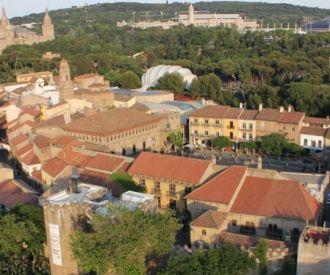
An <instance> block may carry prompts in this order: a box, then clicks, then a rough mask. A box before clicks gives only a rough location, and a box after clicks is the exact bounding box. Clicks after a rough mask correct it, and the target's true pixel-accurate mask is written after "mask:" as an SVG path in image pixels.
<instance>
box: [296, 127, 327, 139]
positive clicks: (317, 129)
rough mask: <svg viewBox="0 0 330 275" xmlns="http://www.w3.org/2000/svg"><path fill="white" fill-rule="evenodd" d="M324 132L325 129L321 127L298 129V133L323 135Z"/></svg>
mask: <svg viewBox="0 0 330 275" xmlns="http://www.w3.org/2000/svg"><path fill="white" fill-rule="evenodd" d="M326 132H327V129H325V128H322V127H302V128H301V130H300V134H303V135H311V136H319V137H324V136H325V134H326Z"/></svg>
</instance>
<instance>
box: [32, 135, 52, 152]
mask: <svg viewBox="0 0 330 275" xmlns="http://www.w3.org/2000/svg"><path fill="white" fill-rule="evenodd" d="M33 143H34V144H35V145H37V146H38V147H39V148H40V149H43V148H45V147H47V146H50V139H49V138H48V137H45V136H41V135H37V136H36V138H35V139H34V140H33Z"/></svg>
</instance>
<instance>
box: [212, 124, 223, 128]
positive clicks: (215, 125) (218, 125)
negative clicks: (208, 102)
mask: <svg viewBox="0 0 330 275" xmlns="http://www.w3.org/2000/svg"><path fill="white" fill-rule="evenodd" d="M212 126H213V127H222V125H221V124H220V123H212Z"/></svg>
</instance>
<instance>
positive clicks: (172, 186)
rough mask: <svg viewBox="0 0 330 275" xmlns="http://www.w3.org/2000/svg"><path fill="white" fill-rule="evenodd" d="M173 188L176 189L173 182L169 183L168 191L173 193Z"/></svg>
mask: <svg viewBox="0 0 330 275" xmlns="http://www.w3.org/2000/svg"><path fill="white" fill-rule="evenodd" d="M175 190H176V186H175V184H173V183H171V184H170V192H174V193H175Z"/></svg>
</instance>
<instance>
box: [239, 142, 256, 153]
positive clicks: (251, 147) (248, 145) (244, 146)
mask: <svg viewBox="0 0 330 275" xmlns="http://www.w3.org/2000/svg"><path fill="white" fill-rule="evenodd" d="M239 147H240V149H241V150H243V151H249V152H251V153H254V151H255V150H256V148H257V144H256V143H255V142H254V141H245V142H241V143H240V144H239Z"/></svg>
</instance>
